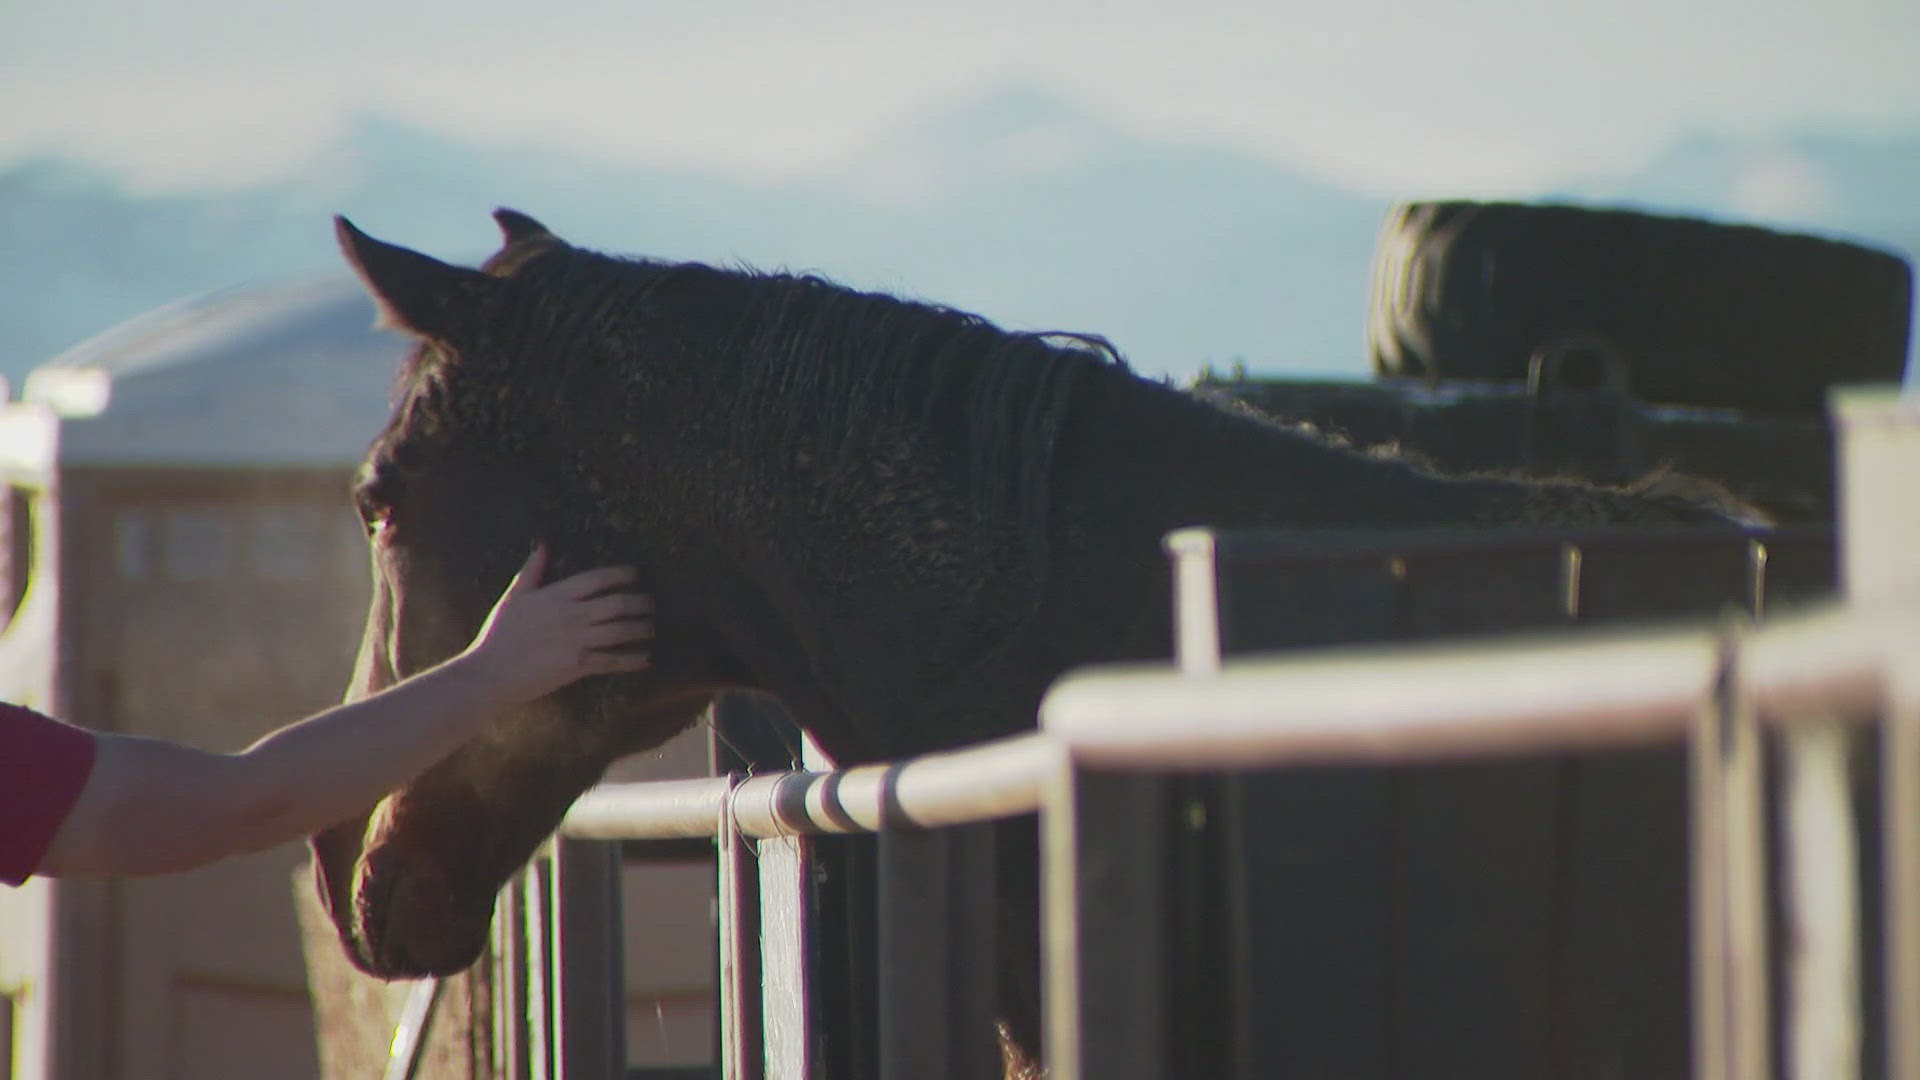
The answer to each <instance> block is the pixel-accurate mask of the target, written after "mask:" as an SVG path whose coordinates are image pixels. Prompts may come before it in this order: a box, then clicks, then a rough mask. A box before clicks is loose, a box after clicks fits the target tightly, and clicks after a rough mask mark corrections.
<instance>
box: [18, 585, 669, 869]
mask: <svg viewBox="0 0 1920 1080" xmlns="http://www.w3.org/2000/svg"><path fill="white" fill-rule="evenodd" d="M545 567H546V555H545V552H544V550H536V551H535V552H534V554H533V556H532V557H531V558H529V559H528V561H527V565H525V566H523V567H522V568H521V570H520V573H519V575H518V576H516V577H515V578H514V581H513V583H512V584H511V585H509V586H508V588H507V590H506V592H505V593H504V594H503V595H502V596H501V598H500V602H499V603H498V604H496V605H495V606H494V609H493V612H492V614H490V615H489V616H488V618H487V621H486V623H485V625H483V626H482V628H481V630H480V632H479V633H478V634H477V635H475V637H474V640H473V643H472V644H471V645H469V646H468V647H467V649H466V650H465V651H464V652H462V653H461V654H460V655H458V656H456V657H454V658H452V659H451V660H448V661H446V662H445V663H443V664H440V665H439V666H437V667H434V668H431V669H429V670H427V671H425V672H421V673H420V674H417V675H415V676H413V677H411V678H409V679H406V680H403V681H401V682H400V683H397V684H395V685H394V686H391V687H389V688H387V689H386V690H383V691H382V692H380V693H378V694H374V695H372V696H370V697H367V698H363V699H361V700H359V701H355V702H350V703H348V704H345V705H339V706H336V707H334V708H332V709H328V710H326V711H325V712H322V713H319V714H317V715H315V716H312V717H309V718H307V719H305V720H302V721H300V722H298V723H295V724H291V725H289V726H287V727H284V728H281V729H279V730H278V731H275V732H273V733H271V734H269V735H267V736H266V737H264V738H262V739H260V740H259V741H258V742H256V743H254V744H253V745H252V746H249V747H248V748H247V749H245V750H243V751H241V752H240V753H237V754H219V753H209V752H206V751H201V750H196V749H192V748H190V747H185V746H181V745H179V744H175V743H169V742H165V741H161V740H156V739H144V738H138V737H134V736H127V735H118V734H111V733H102V734H100V735H98V736H97V739H98V747H97V750H96V753H95V758H94V765H93V772H92V774H91V776H89V778H88V780H87V783H86V786H85V787H84V788H83V789H82V790H81V793H80V797H79V799H78V801H77V802H75V804H74V807H73V809H72V811H71V812H69V813H68V815H67V818H66V820H65V822H64V823H63V824H62V825H61V827H60V829H59V831H58V832H56V833H55V835H54V839H53V843H52V845H51V846H50V847H49V848H48V850H47V853H46V855H45V856H44V857H43V858H42V860H41V863H40V867H39V869H38V871H37V873H40V874H43V875H56V876H104V875H110V874H150V873H165V872H169V871H174V870H184V869H188V868H190V867H194V866H199V865H202V864H204V863H208V862H213V861H215V860H218V859H221V858H224V857H227V856H230V855H237V854H240V853H242V852H247V851H255V850H258V849H261V848H265V847H271V846H272V845H274V844H277V843H281V842H283V841H286V840H291V839H294V838H297V837H300V836H304V835H306V834H308V833H311V832H314V831H316V830H318V829H320V828H324V827H325V826H327V825H330V824H333V823H334V822H336V821H340V820H344V819H346V818H349V817H352V816H353V815H354V814H357V813H359V812H361V811H363V810H365V809H366V808H367V807H368V806H369V805H371V804H373V803H374V802H376V801H378V800H379V799H380V798H381V796H383V795H385V794H387V793H388V792H390V791H392V790H393V789H395V788H397V787H399V786H401V785H402V784H404V783H406V782H407V781H408V780H411V779H412V778H413V777H414V776H416V775H417V774H419V773H420V772H422V771H424V770H425V769H427V768H428V767H430V766H431V765H433V764H434V763H435V762H437V761H439V760H440V759H441V758H443V757H445V756H446V755H447V754H449V753H450V752H452V751H453V750H454V749H455V748H457V747H458V746H460V745H461V744H462V743H464V742H466V741H467V740H468V739H470V738H471V737H473V736H474V735H475V734H477V733H479V732H480V731H481V730H483V729H484V728H485V727H486V726H487V725H488V724H490V723H491V722H493V721H494V720H495V719H498V718H499V717H500V716H501V715H502V714H503V713H505V712H506V711H507V710H509V709H511V708H513V707H514V706H516V705H519V704H522V703H524V702H527V701H531V700H533V699H534V698H538V697H540V696H542V695H544V694H546V693H548V692H550V691H552V690H555V689H558V688H559V687H561V686H564V685H566V684H567V683H569V682H572V681H573V680H575V679H577V678H580V677H582V676H585V675H591V674H598V673H606V672H614V671H631V670H635V669H637V668H640V667H644V666H645V665H646V662H647V659H646V656H645V654H643V653H638V652H635V651H632V650H631V648H630V647H631V646H632V645H634V644H635V643H637V642H638V641H639V640H641V639H642V638H644V637H647V636H649V635H650V634H651V625H650V624H649V623H647V622H645V621H644V620H642V619H641V618H640V617H641V616H644V615H645V614H647V613H648V612H649V611H650V610H651V605H650V603H649V602H648V600H647V598H646V597H643V596H639V595H636V594H634V593H631V592H624V591H619V590H621V589H623V588H625V587H627V586H629V585H631V583H632V581H633V573H632V571H630V570H625V569H614V568H608V569H601V570H590V571H587V572H585V573H582V574H577V575H575V576H573V577H570V578H567V579H566V580H564V581H559V582H555V583H553V584H551V585H545V586H542V585H541V584H540V579H541V576H542V575H543V574H544V572H545ZM608 590H614V591H608Z"/></svg>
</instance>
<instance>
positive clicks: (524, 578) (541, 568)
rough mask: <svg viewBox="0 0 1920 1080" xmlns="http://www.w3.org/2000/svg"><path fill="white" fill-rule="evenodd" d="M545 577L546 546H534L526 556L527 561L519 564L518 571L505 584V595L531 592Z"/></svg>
mask: <svg viewBox="0 0 1920 1080" xmlns="http://www.w3.org/2000/svg"><path fill="white" fill-rule="evenodd" d="M546 576H547V545H545V544H535V545H533V550H532V551H531V552H529V553H528V554H527V561H526V562H524V563H521V564H520V570H519V572H518V573H516V574H514V575H513V580H512V581H510V582H508V583H507V593H508V594H509V595H517V594H519V593H524V592H531V591H533V590H534V589H537V588H539V587H540V582H541V579H543V578H545V577H546Z"/></svg>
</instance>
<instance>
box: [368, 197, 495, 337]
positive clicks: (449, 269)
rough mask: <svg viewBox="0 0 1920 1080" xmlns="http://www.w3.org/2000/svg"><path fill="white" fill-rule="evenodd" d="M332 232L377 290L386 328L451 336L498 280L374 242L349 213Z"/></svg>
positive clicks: (370, 289)
mask: <svg viewBox="0 0 1920 1080" xmlns="http://www.w3.org/2000/svg"><path fill="white" fill-rule="evenodd" d="M333 231H334V234H335V235H337V236H338V237H339V238H340V251H341V252H342V253H343V254H345V255H346V257H347V262H348V263H350V264H351V265H352V266H353V269H354V272H355V273H357V274H359V275H360V280H361V281H362V282H364V283H365V284H366V286H367V291H368V292H370V293H372V294H373V301H374V303H375V304H376V305H378V306H379V309H380V325H382V326H390V327H392V328H394V329H396V330H404V331H407V332H409V333H414V334H419V335H420V336H422V337H430V338H437V339H440V340H447V339H448V338H450V337H451V336H453V335H454V334H456V333H457V332H458V330H459V329H460V327H461V326H462V325H464V323H465V322H466V316H467V312H469V311H470V310H471V309H472V307H473V305H474V304H475V302H476V301H477V300H478V299H479V298H480V295H481V294H482V292H483V291H484V290H486V289H489V288H491V287H493V284H494V282H493V279H492V278H490V277H488V276H487V275H485V274H482V273H481V272H479V271H478V270H469V269H467V268H466V267H463V266H449V265H448V264H446V263H443V262H441V261H440V260H438V259H434V258H430V257H428V256H426V255H422V254H420V253H419V252H417V251H411V250H408V249H407V248H403V247H396V246H395V245H393V244H388V243H383V242H381V241H379V240H375V239H374V238H373V237H371V236H368V235H367V234H366V233H363V232H361V231H360V230H359V229H356V228H354V227H353V222H351V221H348V220H347V219H346V218H344V217H335V218H334V219H333Z"/></svg>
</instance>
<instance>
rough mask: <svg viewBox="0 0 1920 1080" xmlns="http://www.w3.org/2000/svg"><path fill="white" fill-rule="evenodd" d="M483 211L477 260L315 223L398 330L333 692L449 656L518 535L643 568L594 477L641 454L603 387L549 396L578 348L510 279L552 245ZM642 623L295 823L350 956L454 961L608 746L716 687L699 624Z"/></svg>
mask: <svg viewBox="0 0 1920 1080" xmlns="http://www.w3.org/2000/svg"><path fill="white" fill-rule="evenodd" d="M496 216H497V218H498V220H499V223H500V226H501V229H502V231H503V232H504V233H505V236H506V244H505V246H504V247H503V248H502V250H501V251H500V253H499V254H497V255H495V256H494V257H493V258H492V259H490V260H489V261H488V263H487V264H486V266H485V267H484V268H483V269H481V270H473V269H468V268H464V267H457V266H452V265H448V264H445V263H441V262H439V261H437V260H435V259H432V258H430V257H428V256H425V255H422V254H419V253H417V252H413V251H409V250H407V249H404V248H399V247H395V246H392V245H388V244H384V243H382V242H380V241H377V240H374V239H372V238H371V237H368V236H366V235H365V234H363V233H361V232H359V231H358V230H357V229H355V228H354V227H353V226H352V225H351V224H349V223H347V222H346V221H345V220H344V219H341V220H339V221H338V223H337V229H338V233H339V238H340V242H341V246H342V249H343V250H344V252H345V254H346V256H347V259H348V261H349V262H350V263H351V264H352V266H353V267H354V269H355V270H356V272H357V273H358V274H359V275H360V277H361V278H362V280H363V281H364V283H365V284H366V286H367V288H368V289H369V291H370V292H371V293H372V294H373V296H374V298H375V300H376V302H377V305H378V308H379V311H380V314H381V318H382V321H383V323H384V324H386V325H388V326H391V327H393V328H395V329H397V330H400V331H402V332H404V333H406V334H408V335H411V336H412V337H414V338H415V339H416V341H417V344H416V347H415V349H414V351H413V352H412V354H411V355H410V356H409V357H408V358H407V360H406V363H405V365H404V368H403V373H402V379H401V385H400V390H399V394H398V403H397V405H396V407H395V410H394V412H393V415H392V417H391V419H390V420H389V422H388V424H387V426H386V428H385V429H384V430H383V431H382V432H381V434H380V435H379V436H378V438H377V439H376V440H375V441H374V443H373V445H372V446H371V448H370V449H369V450H368V452H367V455H366V458H365V460H364V462H363V463H362V466H361V468H360V472H359V476H358V479H357V481H356V485H355V492H354V496H355V501H356V503H357V504H358V506H359V510H360V513H361V515H362V518H363V520H364V521H365V523H366V529H367V538H368V544H369V548H370V550H371V555H372V570H373V602H372V605H371V608H370V610H369V613H368V617H367V624H366V631H365V635H364V637H363V639H362V641H361V645H360V652H359V658H358V661H357V663H356V665H355V673H354V677H353V682H352V685H351V687H350V689H349V693H348V698H349V700H353V699H357V698H360V697H364V696H367V695H370V694H373V693H377V692H378V691H380V690H381V689H383V688H385V687H387V686H390V685H392V684H394V683H396V682H398V681H400V680H402V679H405V678H406V677H408V676H409V675H412V674H414V673H416V672H419V671H422V670H424V669H426V668H428V667H431V666H433V665H434V664H437V663H439V662H440V661H442V660H445V659H447V658H449V657H451V656H453V655H455V654H456V653H458V652H459V651H460V650H461V649H463V648H464V647H465V646H466V644H467V643H468V641H469V640H470V639H471V637H472V635H473V634H474V633H475V632H476V631H477V630H478V628H479V627H480V625H481V623H482V621H483V619H484V618H485V616H486V614H487V611H488V610H489V608H490V605H491V603H492V602H493V600H494V599H495V598H496V597H497V595H498V594H499V592H500V591H501V589H502V588H504V586H505V584H506V582H507V581H508V580H509V578H510V577H511V575H512V573H513V570H514V568H515V567H516V566H517V565H518V563H519V562H520V561H521V560H522V559H523V558H524V556H525V554H526V552H527V551H528V549H529V546H530V545H531V544H533V543H534V542H536V541H544V542H545V543H547V544H548V545H549V547H550V548H551V549H552V552H553V556H554V559H553V568H552V571H551V572H552V574H553V575H554V576H558V575H561V574H565V573H568V572H571V571H573V570H577V569H582V568H585V567H586V566H587V565H591V564H599V563H605V562H611V561H619V562H626V563H632V564H636V565H642V573H643V581H645V579H646V575H647V569H648V568H647V567H646V566H645V565H643V564H644V563H645V562H646V561H647V559H648V555H647V552H648V547H647V544H646V543H645V539H644V537H642V535H641V533H642V532H643V531H644V530H643V529H642V528H641V526H640V524H638V522H639V518H640V515H639V514H637V513H636V512H635V511H634V509H633V507H632V505H631V504H630V503H627V502H622V501H620V500H618V499H612V498H609V497H607V493H606V491H605V487H606V485H607V483H608V479H607V477H608V476H609V474H610V471H618V470H623V469H635V468H639V467H642V466H643V465H644V461H643V459H644V457H645V454H646V447H644V446H642V445H639V444H637V442H636V441H635V440H633V439H632V438H630V437H627V436H628V435H629V434H630V433H629V432H628V431H627V429H626V428H625V426H624V425H625V422H626V421H627V420H628V419H630V418H629V417H626V416H623V415H620V413H619V410H618V409H617V407H615V406H614V405H613V403H612V401H611V398H603V400H606V401H607V402H608V407H607V408H606V409H603V410H601V411H600V412H599V413H598V414H593V413H592V411H591V410H582V409H580V408H578V407H577V406H570V407H567V408H565V409H562V408H559V407H558V406H556V404H555V402H556V399H557V395H556V393H555V391H554V386H553V384H554V382H555V380H556V379H558V380H563V381H564V380H566V379H569V378H571V379H575V380H581V381H583V382H585V383H589V384H590V383H591V382H592V380H593V379H594V378H595V374H594V372H593V370H592V369H593V358H592V357H591V356H584V357H583V356H578V355H573V356H570V357H568V358H567V359H572V360H577V361H581V362H579V363H571V364H569V363H566V362H563V358H561V357H559V356H557V355H556V354H559V353H575V354H577V353H579V352H581V351H583V350H584V351H586V352H591V348H590V347H589V346H583V345H581V344H580V343H578V342H566V341H560V340H558V339H557V338H556V337H555V335H554V333H553V322H554V319H555V316H554V315H553V313H552V312H551V311H549V310H547V309H546V308H545V307H543V306H542V298H541V295H540V294H539V290H537V289H532V288H529V287H527V285H526V283H525V282H524V281H522V280H520V278H521V276H522V275H523V272H524V270H525V268H526V267H527V266H529V265H531V264H534V263H537V262H538V261H539V260H540V259H542V258H543V257H545V256H548V255H551V254H554V253H556V252H560V251H562V250H563V249H565V248H566V245H564V244H563V243H562V242H560V241H559V240H557V239H556V238H555V237H553V236H552V234H550V233H549V232H548V231H547V230H546V229H545V228H543V227H542V226H541V225H540V224H539V223H538V222H535V221H533V220H532V219H531V218H528V217H526V216H524V215H520V214H516V213H513V212H511V211H501V212H500V213H499V214H497V215H496ZM575 389H581V387H575ZM586 389H588V390H589V391H590V390H591V386H588V387H586ZM585 397H586V398H588V399H592V398H594V397H595V395H593V394H592V393H591V392H589V393H588V394H586V395H585ZM572 400H576V401H577V400H581V398H580V397H579V396H576V397H574V398H573V399H572ZM563 435H564V436H565V437H564V438H563V437H562V436H563ZM660 602H661V603H662V604H663V605H664V606H665V607H666V608H669V609H671V608H672V605H671V602H670V601H668V600H667V599H666V598H664V597H662V598H660ZM657 621H658V622H660V623H661V625H662V627H663V628H666V629H670V632H671V637H672V640H671V641H670V642H668V643H666V644H664V645H663V646H662V647H661V648H659V649H656V650H655V662H654V665H653V667H652V668H651V669H650V670H649V671H646V672H637V673H632V674H623V675H616V676H599V677H594V678H590V679H587V680H583V681H582V682H580V683H577V684H575V685H574V686H571V687H568V688H566V689H564V690H562V691H560V692H558V693H556V694H553V695H550V696H548V697H547V698H546V699H543V700H541V701H537V702H534V703H532V704H530V705H527V706H525V707H522V708H520V709H518V710H515V711H514V712H513V713H512V714H510V715H508V716H505V717H503V718H502V719H501V720H499V721H498V722H497V723H496V724H495V725H494V726H493V727H492V728H491V729H490V730H489V731H487V732H486V733H484V734H483V735H482V736H480V737H479V738H477V739H475V740H474V741H473V742H471V743H470V744H469V745H467V746H466V747H464V748H463V749H461V750H460V751H458V752H456V753H455V754H453V755H452V756H451V757H449V758H447V759H446V760H444V761H443V762H441V763H440V764H439V765H437V766H435V767H434V768H432V769H431V770H429V771H428V772H427V773H425V774H424V775H422V776H420V777H419V778H417V779H416V780H414V781H413V782H411V783H409V784H408V785H406V786H405V787H403V788H401V789H400V790H398V791H396V792H394V793H392V794H391V795H389V796H388V797H387V798H385V799H384V800H382V801H381V802H380V803H379V804H378V805H377V806H374V807H371V808H369V809H368V811H367V813H366V814H364V815H362V816H360V817H357V818H355V819H353V820H351V821H346V822H341V823H339V824H338V825H335V826H334V827H332V828H329V829H327V830H326V831H324V832H321V833H319V834H317V835H315V836H314V837H313V839H312V849H313V855H314V866H315V876H316V879H317V883H318V886H319V890H320V894H321V897H322V899H323V900H324V902H325V904H326V907H327V909H328V912H329V914H330V915H331V917H332V919H333V921H334V924H335V926H336V928H337V929H338V931H339V934H340V937H341V940H342V942H343V943H344V944H345V945H346V947H347V952H348V954H349V956H351V957H352V958H353V959H354V961H355V962H356V963H357V964H358V965H359V966H360V967H362V968H364V969H365V970H367V971H368V972H371V973H373V974H375V975H380V976H383V977H389V978H392V977H416V976H423V975H440V974H448V973H451V972H454V971H457V970H459V969H461V968H463V967H465V966H467V965H468V964H469V963H471V962H472V961H473V960H474V959H475V958H476V957H477V956H478V955H479V953H480V951H481V949H482V947H483V946H484V944H485V941H486V935H487V929H488V926H489V923H490V920H491V916H492V908H493V901H494V897H495V895H496V893H497V892H498V891H499V889H500V887H501V885H502V884H503V883H504V882H505V881H506V879H507V878H508V877H509V876H510V875H511V874H512V873H513V872H514V871H515V870H517V869H518V868H519V867H520V866H521V865H523V864H524V863H525V861H526V860H527V858H528V856H529V855H530V854H531V853H532V851H533V850H534V849H535V848H536V847H537V846H538V845H539V844H540V843H541V842H542V841H543V840H544V838H545V837H546V836H547V835H548V834H549V833H550V832H551V831H552V829H553V828H554V826H555V825H556V824H557V823H558V821H559V819H560V817H561V816H562V815H563V814H564V813H565V811H566V808H567V806H568V805H569V804H570V803H571V802H572V801H573V799H574V798H575V797H576V796H577V795H578V794H579V793H580V792H581V791H583V790H585V789H586V788H587V787H588V786H590V785H591V784H592V783H593V782H594V781H595V780H596V779H597V778H598V777H599V776H600V774H601V773H602V771H603V770H604V769H605V767H606V766H607V764H608V763H610V762H611V761H612V760H613V759H614V758H616V757H618V756H620V755H622V754H626V753H630V752H633V751H636V750H641V749H645V748H647V747H649V746H652V745H656V744H658V743H660V742H662V741H664V740H665V739H666V738H667V737H669V736H670V735H671V734H673V733H674V732H675V731H677V730H679V729H680V728H682V727H684V726H685V725H686V724H687V723H688V722H690V720H691V719H692V718H694V717H695V716H697V715H698V713H699V711H700V710H701V709H702V708H704V707H705V704H706V703H707V701H708V699H709V698H710V697H711V694H712V692H713V690H714V689H715V688H716V687H717V686H718V685H721V684H724V683H725V682H726V681H727V680H726V678H725V677H724V676H723V674H722V673H720V672H719V670H718V667H719V664H718V661H717V660H716V659H715V658H714V656H713V655H712V654H711V652H710V651H708V652H702V646H701V644H700V643H701V642H703V641H707V640H710V636H709V635H706V634H705V633H704V632H703V630H702V628H701V627H699V626H697V625H692V624H691V623H690V622H689V621H688V620H686V619H685V618H684V617H683V616H682V615H681V614H680V613H678V612H676V611H675V610H662V611H661V612H660V613H659V615H658V618H657Z"/></svg>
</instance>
